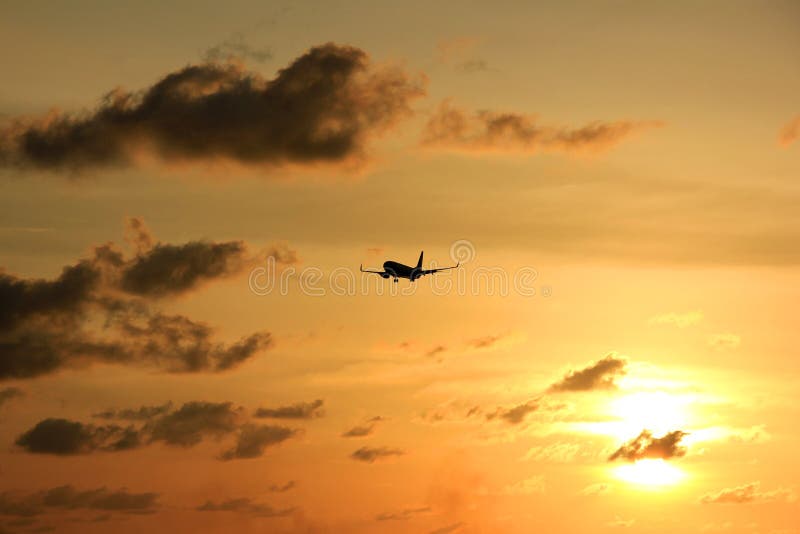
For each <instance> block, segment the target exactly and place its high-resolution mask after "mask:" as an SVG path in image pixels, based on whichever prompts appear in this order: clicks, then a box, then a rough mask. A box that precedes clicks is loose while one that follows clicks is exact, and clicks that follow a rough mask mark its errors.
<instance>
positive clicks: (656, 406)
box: [610, 391, 691, 439]
mask: <svg viewBox="0 0 800 534" xmlns="http://www.w3.org/2000/svg"><path fill="white" fill-rule="evenodd" d="M690 403H691V399H689V398H686V397H683V396H679V395H674V394H669V393H665V392H663V391H642V392H637V393H630V394H628V395H625V396H623V397H619V398H617V399H615V400H614V401H612V402H611V405H610V412H611V414H612V415H613V416H614V417H615V418H616V419H617V420H618V424H617V426H616V429H615V430H616V435H617V437H618V438H620V439H628V438H630V437H633V436H636V435H638V434H639V432H641V431H642V430H643V429H645V428H646V429H648V430H650V431H651V432H653V434H655V435H661V434H664V433H666V432H671V431H673V430H678V429H682V428H685V427H686V424H687V422H688V413H687V412H688V409H687V408H688V405H689V404H690Z"/></svg>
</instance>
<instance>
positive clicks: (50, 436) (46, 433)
mask: <svg viewBox="0 0 800 534" xmlns="http://www.w3.org/2000/svg"><path fill="white" fill-rule="evenodd" d="M15 444H16V445H17V446H19V447H21V448H23V449H24V450H25V451H27V452H31V453H38V454H55V455H60V456H67V455H74V454H87V453H90V452H95V451H101V450H102V451H122V450H128V449H133V448H136V447H138V446H139V445H140V444H141V442H140V439H139V433H138V431H137V430H136V429H134V428H133V427H121V426H117V425H100V426H97V425H92V424H84V423H80V422H77V421H70V420H67V419H55V418H51V419H44V420H42V421H40V422H39V423H37V424H36V425H35V426H34V427H33V428H31V429H30V430H28V431H27V432H25V433H23V434H22V435H20V436H19V437H18V438H17V439H16V441H15Z"/></svg>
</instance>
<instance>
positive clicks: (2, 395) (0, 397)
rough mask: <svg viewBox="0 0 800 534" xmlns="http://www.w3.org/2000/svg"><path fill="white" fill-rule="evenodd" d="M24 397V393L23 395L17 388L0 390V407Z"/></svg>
mask: <svg viewBox="0 0 800 534" xmlns="http://www.w3.org/2000/svg"><path fill="white" fill-rule="evenodd" d="M24 396H25V393H23V391H22V390H21V389H19V388H15V387H8V388H0V406H2V405H3V404H5V403H6V402H8V401H10V400H11V399H16V398H18V397H24Z"/></svg>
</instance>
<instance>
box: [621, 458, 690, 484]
mask: <svg viewBox="0 0 800 534" xmlns="http://www.w3.org/2000/svg"><path fill="white" fill-rule="evenodd" d="M614 475H615V476H616V477H617V478H618V479H620V480H624V481H625V482H628V483H630V484H636V485H639V486H650V487H663V486H671V485H674V484H677V483H679V482H681V481H682V480H683V479H684V478H686V474H685V473H684V472H683V471H681V470H680V469H678V468H677V467H675V466H674V465H670V464H669V463H668V462H666V461H664V460H661V459H653V460H650V459H648V460H639V461H637V462H635V463H632V464H625V465H621V466H619V467H617V468H615V469H614Z"/></svg>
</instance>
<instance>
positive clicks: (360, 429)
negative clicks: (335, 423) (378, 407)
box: [342, 416, 384, 438]
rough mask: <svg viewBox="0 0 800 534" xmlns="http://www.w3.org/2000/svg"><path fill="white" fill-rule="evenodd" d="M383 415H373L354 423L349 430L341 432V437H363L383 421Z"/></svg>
mask: <svg viewBox="0 0 800 534" xmlns="http://www.w3.org/2000/svg"><path fill="white" fill-rule="evenodd" d="M383 420H384V419H383V417H380V416H378V417H373V418H371V419H367V421H366V422H365V423H363V424H361V425H356V426H354V427H352V428H351V429H349V430H346V431H344V432H342V437H343V438H363V437H366V436H369V435H370V434H372V432H373V430H375V426H376V425H377V424H378V423H379V422H381V421H383Z"/></svg>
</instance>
